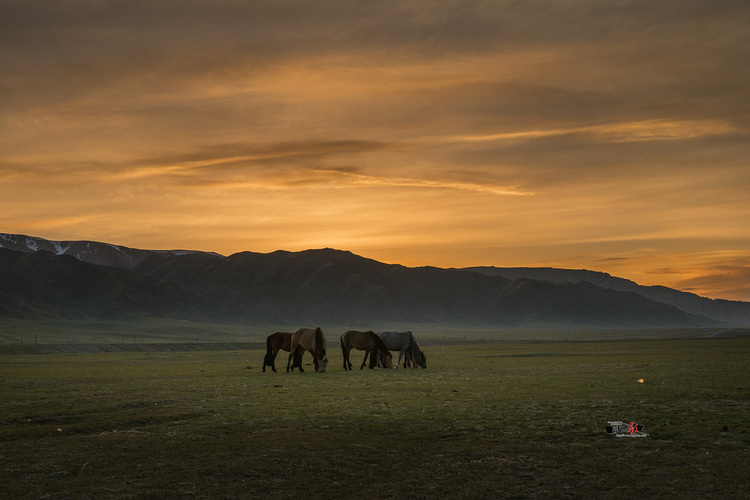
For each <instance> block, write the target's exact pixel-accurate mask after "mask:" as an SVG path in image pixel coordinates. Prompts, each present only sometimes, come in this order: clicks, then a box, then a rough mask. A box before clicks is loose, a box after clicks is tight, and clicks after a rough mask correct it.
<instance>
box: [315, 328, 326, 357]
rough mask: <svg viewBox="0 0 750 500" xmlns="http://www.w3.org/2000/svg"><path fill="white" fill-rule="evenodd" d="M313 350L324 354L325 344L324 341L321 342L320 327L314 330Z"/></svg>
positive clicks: (321, 331)
mask: <svg viewBox="0 0 750 500" xmlns="http://www.w3.org/2000/svg"><path fill="white" fill-rule="evenodd" d="M315 349H316V350H317V351H318V352H320V353H322V354H325V353H326V343H325V340H323V330H321V329H320V327H319V326H318V327H316V328H315Z"/></svg>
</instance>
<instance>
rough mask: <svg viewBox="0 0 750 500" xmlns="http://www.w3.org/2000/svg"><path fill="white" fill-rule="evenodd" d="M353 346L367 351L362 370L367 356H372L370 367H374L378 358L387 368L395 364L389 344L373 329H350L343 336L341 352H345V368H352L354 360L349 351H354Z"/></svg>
mask: <svg viewBox="0 0 750 500" xmlns="http://www.w3.org/2000/svg"><path fill="white" fill-rule="evenodd" d="M352 348H355V349H359V350H360V351H365V357H364V359H362V366H360V367H359V369H360V370H361V369H362V368H364V367H365V362H366V361H367V356H370V368H374V367H375V365H376V364H377V363H378V360H381V362H382V364H383V366H384V367H385V368H391V367H392V366H393V364H392V362H391V359H392V356H391V352H390V351H389V350H388V346H387V345H385V342H383V339H381V338H380V337H378V336H377V335H376V334H375V332H373V331H367V332H357V331H354V330H349V331H348V332H346V333H344V334H343V335H342V336H341V352H343V353H344V370H351V369H352V362H351V361H350V359H349V353H350V352H351V351H352Z"/></svg>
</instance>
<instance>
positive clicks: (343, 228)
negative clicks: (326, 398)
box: [0, 0, 750, 300]
mask: <svg viewBox="0 0 750 500" xmlns="http://www.w3.org/2000/svg"><path fill="white" fill-rule="evenodd" d="M748 61H750V2H747V1H746V0H737V1H726V0H705V1H696V0H663V1H653V0H644V1H619V0H610V1H607V2H602V1H601V0H560V1H534V0H524V1H504V0H495V1H448V0H446V1H441V2H434V1H419V0H414V1H386V0H384V1H380V0H379V1H370V0H359V1H358V0H352V1H328V0H316V1H314V2H310V1H307V0H304V1H302V0H300V1H294V0H293V1H283V0H281V1H279V0H274V1H255V2H249V1H248V2H243V1H222V0H220V1H217V0H211V1H194V0H184V1H169V0H160V1H158V2H153V1H150V0H143V1H139V0H127V1H125V0H112V1H102V0H86V1H83V0H81V1H76V0H70V1H60V2H49V1H41V0H23V1H10V0H0V207H2V217H1V218H0V232H4V233H17V234H27V235H32V236H39V237H43V238H47V239H51V240H94V241H104V242H108V243H115V244H119V245H125V246H130V247H135V248H148V249H177V248H180V249H193V250H205V251H215V252H218V253H221V254H224V255H230V254H232V253H235V252H240V251H254V252H271V251H274V250H278V249H283V250H290V251H298V250H304V249H308V248H324V247H330V248H337V249H341V250H349V251H351V252H354V253H356V254H358V255H362V256H364V257H369V258H373V259H376V260H379V261H382V262H387V263H398V264H403V265H406V266H423V265H430V266H438V267H466V266H478V265H487V266H500V267H515V266H533V267H537V266H549V267H563V268H572V269H591V270H596V271H603V272H608V273H610V274H612V275H615V276H619V277H623V278H628V279H631V280H633V281H636V282H638V283H640V284H643V285H665V286H670V287H673V288H677V289H680V290H685V291H691V292H694V293H698V294H700V295H704V296H707V297H712V298H723V299H732V300H750V193H748V188H750V64H748Z"/></svg>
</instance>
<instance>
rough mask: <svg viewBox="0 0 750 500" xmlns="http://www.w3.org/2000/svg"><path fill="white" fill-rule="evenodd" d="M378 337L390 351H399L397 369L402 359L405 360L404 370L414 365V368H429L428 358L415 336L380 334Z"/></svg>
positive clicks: (409, 334)
mask: <svg viewBox="0 0 750 500" xmlns="http://www.w3.org/2000/svg"><path fill="white" fill-rule="evenodd" d="M378 336H380V338H381V339H383V341H384V342H385V345H387V346H388V349H390V350H391V351H398V361H397V362H396V368H398V365H399V364H401V358H402V357H403V358H404V365H403V366H404V368H407V367H409V365H411V364H412V363H413V365H414V368H416V367H417V365H419V366H421V367H422V368H427V357H426V356H425V355H424V351H422V346H420V345H419V342H417V339H415V338H414V334H413V333H411V332H378Z"/></svg>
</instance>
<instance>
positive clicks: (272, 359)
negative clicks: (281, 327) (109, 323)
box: [262, 332, 305, 371]
mask: <svg viewBox="0 0 750 500" xmlns="http://www.w3.org/2000/svg"><path fill="white" fill-rule="evenodd" d="M291 345H292V334H291V333H288V332H276V333H272V334H271V335H269V336H268V338H267V339H266V356H265V358H263V370H262V371H266V366H270V367H271V370H273V371H276V355H277V354H279V350H284V351H287V352H289V349H291ZM304 352H305V351H304V350H303V349H302V348H301V347H297V350H296V351H295V352H294V362H293V363H292V368H294V367H295V366H297V367H301V366H302V354H304Z"/></svg>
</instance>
